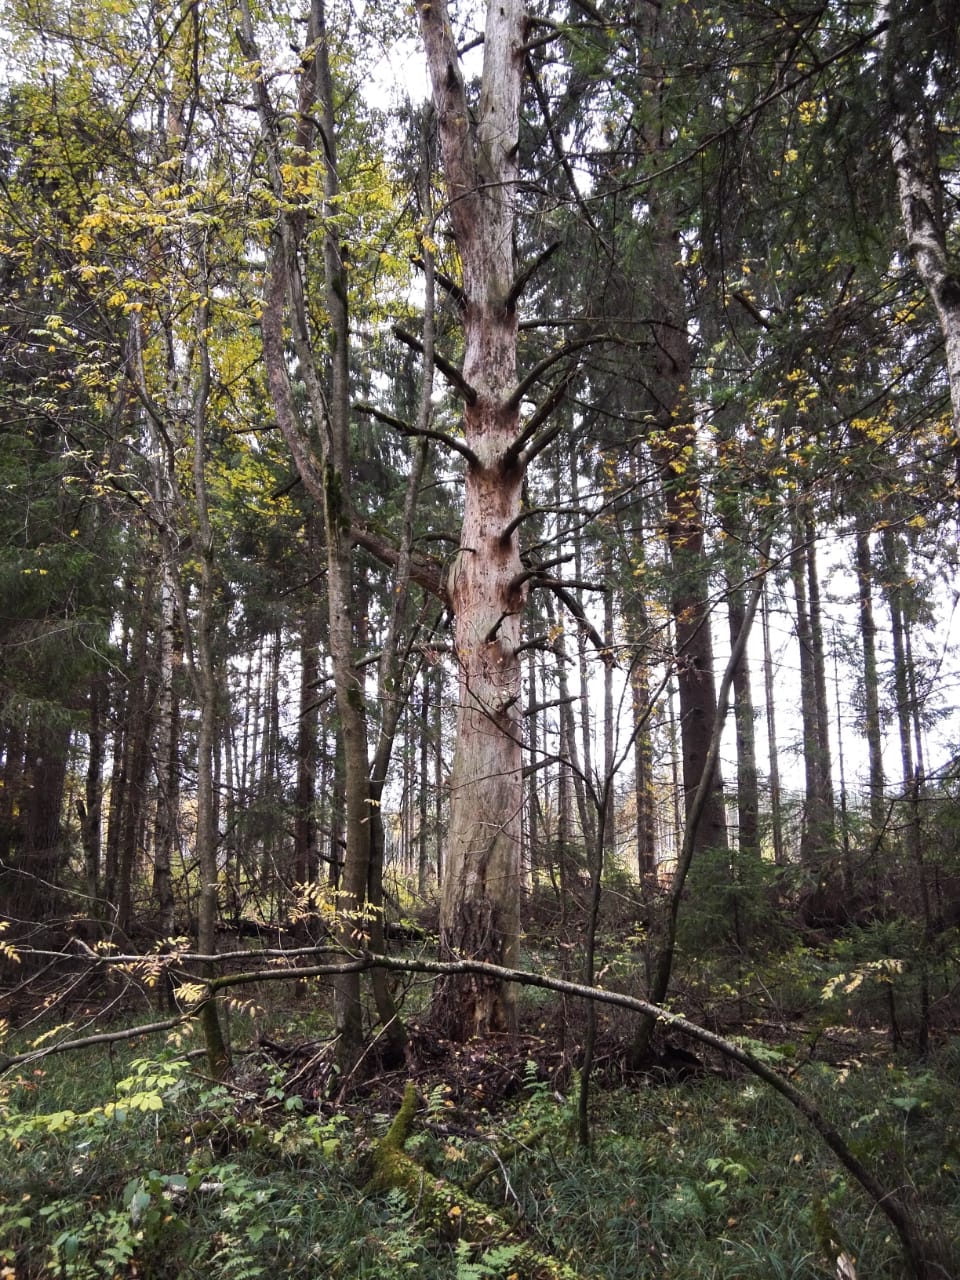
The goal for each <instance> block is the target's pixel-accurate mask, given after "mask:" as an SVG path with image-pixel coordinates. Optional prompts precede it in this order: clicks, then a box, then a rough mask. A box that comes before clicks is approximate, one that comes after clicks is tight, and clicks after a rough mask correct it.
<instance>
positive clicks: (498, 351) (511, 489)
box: [419, 0, 526, 1039]
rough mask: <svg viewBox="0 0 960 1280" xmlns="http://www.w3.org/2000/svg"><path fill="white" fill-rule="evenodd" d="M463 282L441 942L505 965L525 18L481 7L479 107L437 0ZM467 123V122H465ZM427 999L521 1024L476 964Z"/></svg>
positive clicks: (437, 71) (515, 746) (518, 604)
mask: <svg viewBox="0 0 960 1280" xmlns="http://www.w3.org/2000/svg"><path fill="white" fill-rule="evenodd" d="M419 16H420V26H421V31H422V34H423V39H424V43H425V46H426V54H427V65H428V69H429V74H430V80H431V83H432V87H433V100H434V106H435V109H436V113H437V121H438V125H439V133H440V148H441V155H442V162H443V171H444V177H445V180H446V186H447V193H448V197H449V201H450V205H449V208H450V218H451V222H452V227H453V234H454V239H455V242H456V246H457V251H458V253H459V257H460V261H461V264H462V272H463V279H462V287H463V295H464V310H463V324H464V361H463V379H464V383H465V388H466V391H465V396H466V403H465V407H464V417H463V432H464V442H465V445H466V450H465V454H466V472H465V476H464V494H463V503H464V515H463V527H462V530H461V538H460V551H459V554H458V555H457V557H456V560H455V562H454V565H453V568H452V570H451V573H450V580H449V594H450V600H451V603H452V606H453V609H454V615H455V639H454V644H455V650H456V659H457V667H458V673H459V710H458V717H457V735H456V747H455V752H454V762H453V770H452V777H451V816H450V830H449V833H448V837H447V858H446V868H445V875H444V882H443V891H442V898H441V908H440V940H441V952H442V954H443V955H444V956H457V955H465V956H469V957H471V958H474V959H483V960H489V961H494V962H496V963H499V964H504V965H511V964H513V963H515V962H516V959H517V956H518V954H519V938H520V915H519V907H520V890H521V865H520V850H521V811H522V805H523V752H522V728H521V707H520V691H521V681H520V659H519V655H518V653H517V648H518V645H519V643H520V638H521V617H520V615H521V612H522V610H523V606H524V601H525V598H526V586H525V583H526V577H525V575H524V573H523V566H522V563H521V560H520V550H519V539H518V534H517V524H516V521H517V517H518V515H519V512H520V505H521V496H522V488H523V475H524V464H523V461H522V455H521V453H520V451H518V449H517V443H518V439H519V437H520V404H519V399H518V398H517V397H516V396H515V395H514V391H515V389H516V343H517V315H516V306H515V302H516V297H515V294H514V285H515V277H516V271H515V261H514V247H513V242H514V236H513V232H514V220H515V199H516V179H517V173H518V167H517V165H518V149H519V148H518V132H519V111H520V86H521V79H522V72H523V59H524V53H523V41H524V35H525V29H526V18H525V15H524V11H523V6H522V3H521V0H498V2H497V3H492V2H491V3H489V4H488V6H487V17H486V30H485V35H484V44H483V72H482V79H481V87H480V97H479V103H478V106H477V109H476V111H474V110H473V109H472V108H471V105H470V104H469V103H468V101H467V92H466V87H465V84H464V79H463V74H462V71H461V68H460V63H459V57H458V53H457V47H456V42H455V40H454V35H453V30H452V28H451V24H450V19H449V15H448V12H447V5H446V0H434V3H432V4H426V5H421V6H420V7H419ZM474 121H475V123H473V122H474ZM434 1012H435V1014H436V1016H437V1018H438V1020H439V1022H440V1023H441V1025H443V1026H444V1027H445V1028H446V1030H447V1031H448V1032H449V1033H450V1034H452V1035H453V1036H455V1037H457V1038H461V1039H462V1038H466V1037H467V1036H470V1035H484V1034H486V1033H487V1032H490V1031H496V1030H501V1029H504V1028H508V1027H511V1026H513V1025H514V1021H515V1018H514V1005H513V995H512V992H511V990H510V988H509V987H508V986H506V985H504V984H502V983H497V982H493V981H491V980H489V979H488V978H485V977H478V976H473V977H469V978H465V979H461V980H459V981H456V982H452V981H449V980H446V981H442V982H440V983H438V985H437V988H436V991H435V999H434Z"/></svg>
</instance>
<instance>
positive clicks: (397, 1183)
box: [368, 1083, 585, 1280]
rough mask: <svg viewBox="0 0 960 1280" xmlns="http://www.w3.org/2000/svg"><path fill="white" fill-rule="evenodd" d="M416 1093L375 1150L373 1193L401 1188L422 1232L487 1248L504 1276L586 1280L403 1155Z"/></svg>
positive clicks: (409, 1091)
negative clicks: (498, 1263)
mask: <svg viewBox="0 0 960 1280" xmlns="http://www.w3.org/2000/svg"><path fill="white" fill-rule="evenodd" d="M417 1102H418V1098H417V1090H416V1087H415V1086H414V1085H413V1084H412V1083H408V1084H407V1087H406V1089H405V1090H404V1094H403V1101H402V1103H401V1104H400V1109H399V1110H398V1112H397V1114H396V1116H395V1117H394V1120H393V1123H392V1124H391V1125H390V1128H389V1130H388V1131H387V1133H386V1134H385V1135H384V1137H382V1138H381V1139H380V1140H379V1141H378V1142H376V1143H375V1144H374V1146H373V1150H372V1153H371V1160H372V1168H373V1172H372V1176H371V1178H370V1182H369V1187H368V1189H369V1190H371V1191H392V1190H400V1191H402V1192H404V1194H405V1195H406V1196H407V1197H408V1198H409V1200H410V1202H411V1204H414V1205H416V1207H417V1213H418V1216H419V1218H420V1222H421V1225H422V1227H423V1229H424V1230H425V1231H427V1232H429V1233H430V1234H431V1235H434V1236H436V1238H437V1239H438V1240H464V1241H468V1242H469V1243H471V1244H475V1245H477V1246H478V1248H480V1249H482V1250H483V1253H484V1257H485V1260H486V1261H488V1262H492V1261H493V1258H494V1257H496V1258H497V1259H498V1261H500V1260H502V1265H503V1275H504V1276H507V1275H509V1276H511V1277H513V1276H515V1277H516V1278H517V1280H585V1277H583V1276H582V1274H581V1273H580V1272H577V1271H574V1270H573V1268H572V1267H570V1266H569V1265H568V1264H567V1263H565V1262H561V1261H560V1260H559V1259H558V1258H553V1257H551V1256H550V1255H549V1254H546V1253H543V1252H541V1250H539V1249H537V1248H535V1247H534V1245H532V1244H530V1242H529V1241H527V1240H524V1239H523V1238H522V1236H521V1234H520V1228H519V1225H518V1224H517V1223H515V1222H510V1221H509V1220H508V1219H507V1218H506V1217H505V1216H504V1215H503V1214H502V1213H498V1212H497V1211H495V1210H494V1209H491V1207H490V1206H489V1205H488V1204H484V1202H483V1201H482V1200H478V1199H476V1197H474V1196H472V1195H471V1194H470V1193H469V1192H468V1191H466V1190H464V1188H463V1187H460V1186H457V1184H456V1183H453V1182H449V1181H447V1179H446V1178H438V1177H436V1176H435V1175H434V1174H432V1173H430V1172H429V1171H428V1170H426V1169H424V1167H423V1165H421V1164H418V1163H417V1161H416V1160H414V1159H413V1158H412V1157H411V1156H409V1155H407V1153H406V1152H405V1151H404V1146H405V1145H406V1141H407V1138H408V1136H409V1134H410V1127H411V1125H412V1124H413V1117H414V1115H415V1113H416V1109H417Z"/></svg>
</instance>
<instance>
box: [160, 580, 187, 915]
mask: <svg viewBox="0 0 960 1280" xmlns="http://www.w3.org/2000/svg"><path fill="white" fill-rule="evenodd" d="M173 572H174V570H173V566H172V565H170V564H169V563H167V562H166V561H165V562H164V564H163V565H162V567H161V580H160V637H159V638H160V656H159V664H158V690H157V746H156V770H155V771H156V779H157V808H156V817H155V821H154V849H153V896H154V902H155V903H156V908H157V914H158V924H159V928H160V933H161V936H162V937H165V938H169V937H171V936H172V935H173V932H174V909H175V904H174V893H173V873H172V865H171V859H172V853H173V847H174V843H175V840H176V829H177V811H178V800H179V778H180V763H181V762H180V750H179V747H180V715H179V699H178V696H177V690H176V687H175V679H176V672H177V666H178V664H179V654H178V651H177V638H176V625H177V624H176V594H175V591H174V586H173V582H172V580H171V579H172V575H173Z"/></svg>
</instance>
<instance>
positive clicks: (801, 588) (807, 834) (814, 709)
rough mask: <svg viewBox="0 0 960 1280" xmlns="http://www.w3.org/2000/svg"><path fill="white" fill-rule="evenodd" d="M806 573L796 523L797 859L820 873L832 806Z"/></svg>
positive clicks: (792, 560) (793, 565)
mask: <svg viewBox="0 0 960 1280" xmlns="http://www.w3.org/2000/svg"><path fill="white" fill-rule="evenodd" d="M806 570H807V555H806V550H805V548H804V544H803V541H802V536H801V532H800V525H799V522H798V524H797V526H796V533H795V541H794V546H793V549H792V551H791V553H790V577H791V580H792V582H793V593H794V599H795V602H796V626H797V644H798V646H799V650H800V713H801V719H802V721H803V767H804V778H805V808H804V820H803V829H802V831H801V835H800V859H801V861H802V862H803V863H804V864H805V865H806V866H808V867H810V868H811V869H812V870H813V871H815V872H817V873H819V871H820V870H821V868H822V863H823V858H824V852H825V850H826V849H827V848H828V847H829V845H830V843H831V841H832V839H833V834H834V822H833V806H832V803H831V801H830V798H829V797H828V795H827V794H826V792H825V790H824V771H823V762H822V760H821V758H820V752H821V748H822V742H823V732H822V728H821V725H820V710H821V704H820V701H819V699H818V696H817V673H816V666H815V662H814V648H815V639H814V634H813V626H812V623H811V619H810V607H809V601H808V596H807V572H806Z"/></svg>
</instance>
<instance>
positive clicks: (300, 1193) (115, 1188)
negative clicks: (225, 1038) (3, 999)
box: [0, 1042, 960, 1280]
mask: <svg viewBox="0 0 960 1280" xmlns="http://www.w3.org/2000/svg"><path fill="white" fill-rule="evenodd" d="M184 1047H185V1046H183V1045H181V1046H180V1047H179V1048H178V1047H176V1046H172V1047H170V1048H168V1049H166V1050H164V1049H163V1048H162V1047H161V1046H159V1045H158V1044H157V1043H153V1044H152V1045H150V1046H149V1047H145V1046H144V1044H143V1043H142V1042H141V1043H138V1044H131V1045H126V1046H124V1047H123V1049H122V1051H121V1049H119V1048H117V1049H115V1050H114V1051H113V1052H111V1053H107V1051H105V1050H104V1049H102V1048H101V1049H99V1050H89V1051H85V1052H84V1053H83V1054H74V1055H63V1056H61V1057H54V1058H49V1059H46V1060H44V1061H43V1063H42V1064H39V1065H38V1066H37V1067H36V1068H34V1067H27V1068H25V1069H21V1071H20V1072H19V1073H18V1072H12V1073H10V1074H9V1075H8V1077H7V1079H6V1080H5V1081H4V1082H3V1083H2V1085H0V1159H2V1160H3V1167H4V1169H5V1176H4V1178H3V1180H2V1183H0V1266H3V1265H6V1266H9V1267H13V1268H14V1269H15V1274H16V1277H17V1280H41V1278H42V1280H47V1278H48V1277H58V1280H60V1278H62V1280H99V1278H102V1277H114V1276H131V1277H132V1276H134V1275H138V1276H141V1277H151V1278H153V1280H166V1277H170V1278H171V1280H174V1278H177V1280H181V1278H182V1280H191V1278H192V1277H196V1278H197V1280H200V1278H201V1277H202V1278H203V1280H210V1277H213V1276H216V1277H218V1278H220V1277H222V1278H223V1280H252V1278H254V1277H261V1276H262V1277H273V1276H281V1275H283V1276H302V1277H311V1278H312V1277H316V1276H330V1277H344V1278H345V1280H347V1278H349V1280H357V1278H359V1277H371V1278H372V1280H373V1278H375V1280H394V1278H395V1277H402V1276H419V1277H424V1280H434V1278H435V1280H484V1278H487V1280H506V1277H507V1276H508V1275H510V1274H512V1273H511V1271H510V1270H509V1269H507V1268H509V1266H510V1262H509V1257H510V1251H509V1248H501V1249H500V1251H499V1254H498V1253H497V1250H496V1247H495V1242H494V1241H493V1240H492V1239H491V1241H490V1242H489V1245H488V1248H487V1250H486V1252H485V1251H484V1249H483V1247H480V1248H473V1247H471V1248H465V1247H462V1248H460V1249H458V1247H457V1241H456V1239H455V1238H452V1239H446V1240H443V1241H438V1240H436V1239H432V1238H428V1237H426V1236H425V1235H424V1233H423V1231H422V1229H421V1224H420V1222H419V1221H418V1218H417V1212H416V1206H415V1205H411V1204H409V1203H408V1202H407V1201H406V1200H405V1199H404V1197H403V1196H402V1195H400V1194H399V1193H391V1194H385V1195H384V1194H377V1195H373V1194H367V1193H366V1192H365V1190H364V1188H365V1185H366V1179H367V1173H366V1170H365V1163H364V1156H365V1151H366V1149H367V1146H368V1144H369V1141H370V1140H371V1138H372V1137H373V1136H375V1135H376V1134H377V1133H382V1131H383V1129H384V1128H385V1126H386V1124H387V1122H388V1120H389V1117H387V1116H379V1117H378V1116H375V1115H374V1116H371V1115H370V1109H369V1108H367V1109H363V1108H360V1109H356V1110H350V1111H348V1112H346V1113H344V1114H343V1115H341V1116H337V1117H332V1118H331V1117H325V1116H321V1115H319V1114H309V1112H308V1111H307V1110H305V1108H304V1103H303V1102H302V1101H301V1099H299V1098H297V1097H295V1096H289V1097H288V1096H287V1095H286V1094H285V1093H284V1090H283V1085H282V1081H281V1080H280V1079H279V1078H278V1077H275V1078H274V1079H272V1080H270V1079H266V1080H265V1079H264V1078H261V1079H260V1080H259V1081H255V1080H254V1079H253V1078H252V1077H251V1079H250V1080H249V1081H248V1083H247V1084H246V1085H243V1084H238V1085H237V1086H236V1087H224V1086H221V1085H216V1084H213V1083H211V1082H210V1081H208V1080H205V1079H204V1078H203V1076H202V1075H200V1074H198V1073H197V1072H196V1071H194V1070H193V1068H191V1066H190V1065H189V1063H187V1062H186V1061H185V1060H184V1059H183V1057H182V1052H183V1048H184ZM35 1072H40V1073H42V1074H35ZM802 1078H803V1082H804V1084H805V1085H806V1087H807V1088H808V1089H809V1090H810V1091H811V1092H812V1093H813V1094H815V1096H816V1097H817V1099H818V1101H819V1102H820V1103H821V1105H823V1106H824V1107H825V1109H826V1110H828V1111H829V1112H830V1114H831V1116H832V1118H833V1119H834V1120H835V1121H838V1122H841V1123H842V1126H843V1128H844V1131H845V1132H847V1133H848V1134H849V1135H850V1136H852V1138H853V1140H854V1143H855V1145H856V1147H857V1151H858V1154H860V1155H861V1157H862V1158H863V1159H865V1160H867V1161H869V1162H870V1163H871V1164H873V1165H875V1166H876V1167H878V1168H879V1169H881V1171H882V1173H883V1176H884V1178H885V1180H886V1181H887V1182H888V1184H889V1185H891V1186H892V1187H897V1188H899V1189H900V1191H901V1192H903V1190H904V1189H905V1188H906V1189H908V1192H909V1189H910V1188H912V1189H913V1191H912V1192H909V1194H911V1196H912V1195H915V1196H916V1199H917V1202H918V1203H919V1204H920V1205H921V1207H922V1208H923V1210H924V1211H925V1212H926V1214H927V1215H928V1217H929V1220H930V1221H932V1222H935V1223H936V1224H937V1226H938V1227H939V1229H940V1231H941V1233H942V1235H943V1237H944V1238H946V1239H957V1238H960V1089H958V1088H957V1085H958V1083H960V1043H957V1044H953V1045H949V1046H947V1048H945V1049H944V1050H943V1051H942V1052H941V1054H940V1057H939V1059H937V1060H936V1061H933V1062H930V1063H927V1064H925V1065H924V1066H923V1067H922V1068H921V1067H916V1066H910V1065H904V1064H900V1065H894V1066H886V1065H878V1066H873V1065H869V1064H866V1065H863V1066H861V1067H858V1068H854V1069H851V1070H848V1071H845V1072H844V1071H837V1070H834V1069H830V1068H826V1067H813V1066H812V1067H809V1068H805V1070H804V1073H803V1076H802ZM255 1084H256V1087H254V1086H255ZM593 1119H594V1143H593V1147H592V1149H591V1150H590V1151H587V1152H585V1151H582V1150H580V1149H579V1148H577V1147H576V1145H575V1143H574V1141H573V1137H572V1134H573V1124H572V1108H571V1106H570V1104H569V1103H567V1102H563V1101H558V1100H557V1099H556V1097H555V1096H554V1095H553V1094H552V1093H551V1092H550V1090H549V1089H547V1087H546V1086H544V1085H542V1084H539V1083H538V1082H537V1081H536V1077H535V1073H533V1072H531V1073H530V1075H529V1078H528V1081H527V1088H526V1090H525V1093H524V1096H523V1097H522V1098H521V1099H520V1100H518V1101H516V1102H515V1103H514V1104H513V1105H512V1106H511V1108H510V1109H509V1110H506V1111H502V1112H500V1113H498V1114H497V1115H495V1116H490V1115H487V1114H485V1113H481V1114H480V1115H478V1116H469V1115H457V1114H455V1113H453V1114H451V1113H450V1112H449V1111H448V1110H447V1108H446V1107H445V1104H444V1101H443V1093H442V1090H440V1089H437V1090H435V1091H434V1092H433V1094H432V1095H431V1099H430V1100H429V1101H428V1103H427V1105H426V1108H425V1109H424V1111H423V1112H422V1114H421V1116H420V1118H419V1123H418V1126H417V1128H416V1131H415V1135H414V1137H413V1139H412V1140H411V1143H410V1147H409V1149H410V1151H411V1154H413V1155H414V1156H415V1157H416V1158H417V1159H418V1160H421V1161H422V1162H423V1163H424V1165H425V1167H427V1168H429V1169H430V1171H431V1172H432V1173H434V1174H436V1175H439V1176H443V1177H445V1178H447V1179H449V1180H450V1181H451V1182H453V1183H459V1184H461V1185H464V1186H466V1185H467V1183H468V1182H469V1180H470V1178H471V1177H472V1176H473V1174H474V1173H475V1172H476V1171H477V1170H478V1169H480V1168H481V1166H483V1165H484V1162H488V1168H489V1170H490V1172H489V1173H488V1176H487V1177H486V1178H485V1179H484V1180H483V1181H482V1183H481V1184H480V1186H479V1188H478V1193H479V1194H480V1195H481V1196H482V1197H484V1198H485V1199H487V1201H488V1202H489V1203H490V1205H491V1208H492V1209H494V1210H496V1211H497V1212H498V1213H500V1212H502V1213H505V1214H507V1215H508V1216H513V1217H515V1219H516V1221H517V1222H518V1223H519V1224H521V1226H522V1230H523V1231H524V1233H525V1234H526V1235H527V1236H528V1237H529V1238H530V1239H531V1240H532V1241H533V1242H535V1244H536V1246H537V1247H538V1248H539V1249H540V1250H541V1251H543V1252H546V1253H548V1254H552V1255H554V1256H556V1257H559V1258H563V1259H566V1260H567V1261H569V1262H570V1264H571V1265H572V1266H574V1267H575V1268H576V1269H577V1271H578V1272H579V1273H580V1274H581V1275H583V1276H585V1277H586V1276H591V1277H603V1278H604V1280H621V1278H622V1280H691V1278H692V1277H695V1278H696V1280H710V1278H714V1280H776V1278H778V1277H784V1278H789V1280H807V1278H809V1280H814V1278H815V1277H817V1278H820V1280H823V1277H826V1276H830V1275H832V1274H834V1269H835V1257H836V1252H837V1250H838V1249H839V1247H843V1248H844V1249H846V1250H847V1251H848V1252H849V1253H850V1254H852V1255H853V1256H855V1257H856V1259H857V1266H858V1270H859V1273H860V1274H861V1275H864V1276H869V1277H871V1280H900V1278H901V1277H902V1275H903V1264H902V1259H901V1255H900V1251H899V1247H898V1242H897V1240H896V1239H895V1238H894V1236H893V1234H892V1232H891V1230H890V1229H889V1227H888V1225H887V1222H886V1219H885V1218H884V1217H883V1215H882V1214H880V1213H878V1212H877V1210H876V1209H875V1208H874V1207H873V1206H872V1205H870V1204H869V1203H868V1202H867V1201H866V1199H865V1198H864V1196H863V1195H862V1193H861V1192H860V1191H859V1189H858V1188H857V1187H856V1186H854V1185H851V1182H850V1180H849V1178H848V1177H847V1176H846V1175H844V1174H843V1173H842V1172H841V1171H840V1170H839V1168H838V1166H837V1165H836V1163H835V1162H834V1161H833V1159H832V1157H831V1156H830V1155H829V1153H828V1152H826V1150H825V1149H824V1148H823V1146H822V1144H821V1143H820V1142H819V1140H818V1139H817V1138H816V1136H815V1135H814V1134H813V1133H812V1131H811V1130H810V1129H809V1127H808V1126H806V1125H805V1124H804V1123H803V1122H802V1121H801V1120H800V1118H799V1117H798V1116H797V1114H796V1112H794V1111H793V1110H792V1109H791V1108H790V1107H789V1106H788V1105H787V1104H786V1103H784V1102H783V1101H782V1100H781V1099H779V1098H777V1097H776V1096H774V1095H773V1094H771V1093H770V1092H769V1091H768V1090H766V1089H765V1088H764V1087H763V1086H762V1085H760V1084H756V1083H753V1082H751V1081H749V1080H746V1079H743V1080H735V1081H723V1080H719V1079H715V1078H709V1079H706V1080H702V1081H695V1082H691V1083H687V1084H684V1085H682V1086H677V1087H673V1088H664V1087H652V1086H646V1087H644V1086H640V1087H637V1088H635V1089H631V1090H626V1089H621V1090H618V1091H615V1092H609V1093H604V1094H597V1095H596V1097H595V1100H594V1116H593ZM468 1123H476V1124H477V1125H478V1136H476V1137H469V1138H468V1137H466V1136H464V1132H463V1130H464V1129H465V1127H466V1126H467V1125H468ZM492 1153H498V1154H499V1159H491V1155H492ZM497 1257H499V1258H501V1259H502V1260H504V1261H503V1264H502V1266H500V1267H499V1269H498V1268H497V1267H496V1266H493V1265H492V1264H493V1261H494V1259H496V1258H497ZM485 1258H486V1260H487V1261H485ZM487 1262H490V1264H491V1265H489V1266H488V1265H487ZM521 1280H531V1278H530V1277H521Z"/></svg>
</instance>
